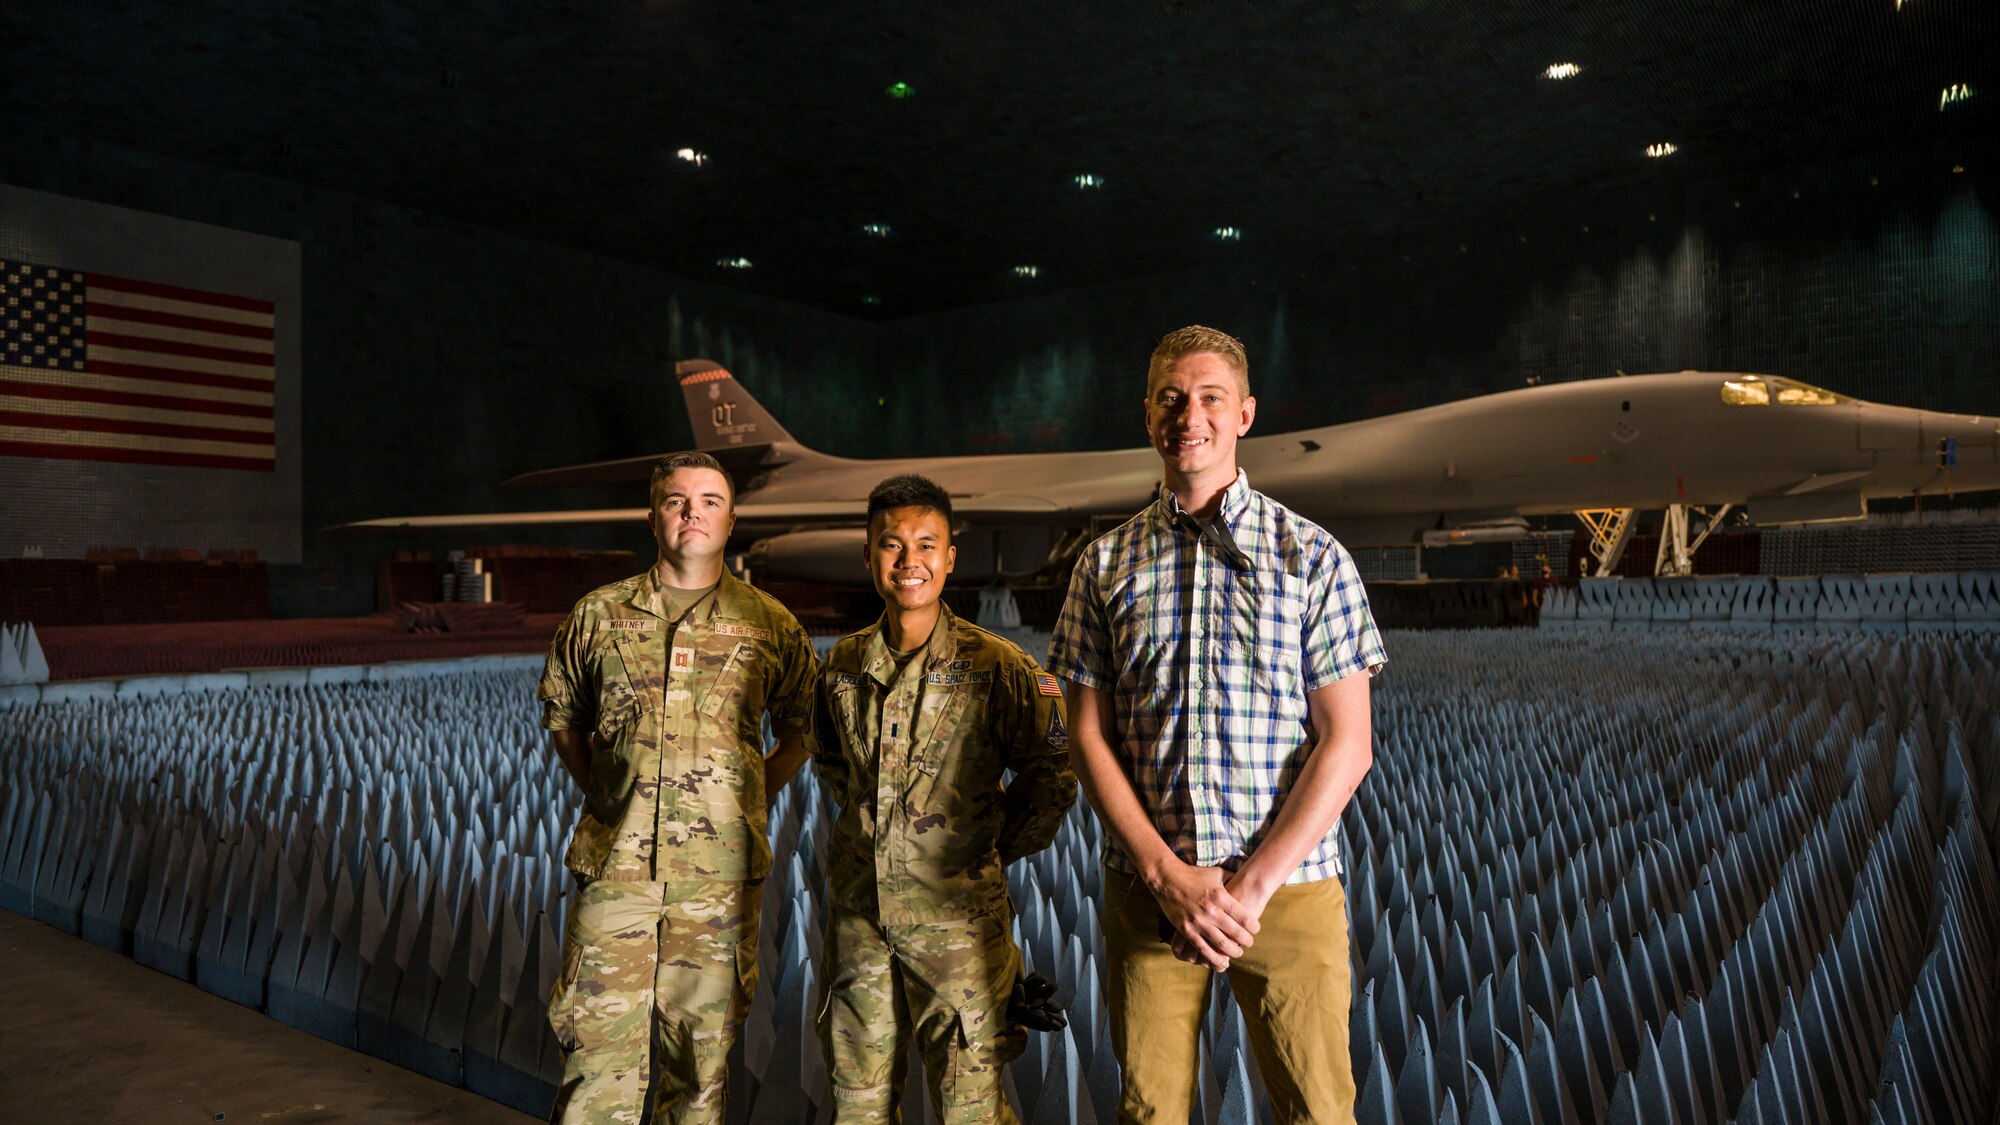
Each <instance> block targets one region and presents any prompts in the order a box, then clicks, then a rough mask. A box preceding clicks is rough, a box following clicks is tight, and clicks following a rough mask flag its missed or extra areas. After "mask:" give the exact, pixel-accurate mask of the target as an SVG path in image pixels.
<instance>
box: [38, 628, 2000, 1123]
mask: <svg viewBox="0 0 2000 1125" xmlns="http://www.w3.org/2000/svg"><path fill="white" fill-rule="evenodd" d="M1389 651H1390V654H1391V661H1392V662H1391V664H1390V666H1389V668H1388V670H1387V671H1386V672H1385V673H1384V674H1383V675H1382V676H1381V677H1380V678H1379V679H1378V680H1376V681H1375V688H1376V695H1375V702H1376V706H1375V720H1376V734H1377V739H1376V741H1377V757H1376V766H1375V770H1374V772H1373V774H1372V775H1371V776H1370V778H1369V780H1368V781H1367V782H1366V784H1365V785H1364V786H1363V788H1362V790H1361V792H1360V794H1359V795H1358V797H1357V799H1356V802H1355V804H1354V806H1353V807H1352V808H1351V809H1350V810H1349V812H1348V813H1347V815H1346V817H1345V820H1344V822H1343V831H1344V833H1345V840H1346V847H1347V855H1348V875H1347V880H1348V892H1349V902H1350V910H1351V931H1352V948H1351V955H1352V962H1353V966H1354V974H1355V975H1354V998H1355V1002H1354V1006H1353V1011H1352V1016H1351V1028H1352V1031H1353V1040H1352V1042H1353V1054H1354V1063H1355V1070H1356V1076H1357V1079H1358V1081H1359V1084H1360V1087H1361V1092H1360V1105H1359V1109H1358V1116H1359V1120H1360V1121H1362V1122H1364V1123H1367V1125H1381V1123H1389V1122H1401V1123H1405V1125H1409V1123H1418V1122H1422V1123H1431V1122H1454V1123H1461V1125H1466V1123H1474V1122H1480V1123H1496V1125H1497V1123H1506V1125H1514V1123H1530V1125H1570V1123H1588V1122H1620V1123H1624V1122H1641V1123H1653V1122H1661V1123H1669V1122H1670V1123H1675V1125H1697V1123H1718V1125H1719V1123H1721V1122H1724V1121H1728V1120H1732V1119H1733V1120H1737V1121H1745V1122H1758V1123H1769V1125H1777V1123H1821V1122H1849V1121H1852V1122H1869V1121H1882V1122H1891V1123H1902V1122H1909V1123H1916V1122H1983V1121H1986V1120H1988V1119H1989V1115H1990V1114H1991V1113H1992V1112H1993V1110H1994V1106H1995V1094H1996V1084H1995V1083H1996V1068H1994V1067H1993V1065H1992V1060H1993V1058H1994V1057H1995V1052H1996V1049H2000V1026H1996V1011H2000V963H1996V958H1997V957H2000V954H1997V953H1996V950H2000V879H1996V856H1995V841H1996V840H2000V823H1997V822H2000V718H1996V711H2000V636H1995V635H1984V634H1977V635H1931V634H1923V635H1912V634H1905V635H1888V634H1872V633H1865V632H1860V631H1846V632H1820V633H1809V634H1786V635H1774V634H1756V633H1750V634H1742V635H1736V634H1727V633H1719V632H1718V633H1704V632H1693V631H1683V632H1658V633H1655V634H1652V635H1649V636H1646V637H1644V638H1643V639H1640V638H1635V637H1633V636H1632V635H1631V634H1629V633H1624V634H1620V633H1617V632H1605V631H1597V632H1592V633H1582V632H1578V633H1548V632H1531V631H1511V632H1498V631H1492V632H1478V633H1463V632H1461V633H1399V634H1392V635H1391V636H1390V638H1389ZM321 679H322V681H323V682H319V683H312V682H307V681H306V680H305V678H303V677H300V678H298V679H297V680H296V681H294V682H287V683H263V684H261V685H259V684H229V685H226V689H225V690H202V689H203V688H204V687H216V686H218V684H219V682H209V681H199V680H189V681H183V682H180V683H179V684H178V685H174V686H169V687H165V688H162V689H160V692H159V693H155V694H146V693H144V692H142V691H139V690H129V691H124V692H122V693H120V692H102V693H97V694H92V695H77V696H73V697H70V698H69V700H68V701H67V702H55V701H50V700H48V699H46V698H45V700H44V701H43V702H40V703H37V704H34V705H31V706H20V707H13V708H10V709H5V710H0V906H5V907H6V908H8V909H11V910H15V911H19V912H22V913H31V914H33V915H34V916H35V917H38V918H41V919H43V920H45V921H47V922H49V923H50V924H51V925H54V926H57V927H60V928H63V929H65V930H68V931H70V932H72V933H77V934H80V935H81V936H83V937H84V938H86V939H88V940H90V941H93V942H96V943H98V944H101V945H104V946H107V947H109V948H112V949H117V950H121V951H123V952H125V953H128V954H129V955H131V956H132V957H134V958H135V959H137V960H139V961H140V962H142V963H144V964H147V965H150V966H152V967H155V968H157V969H159V970H161V971H163V972H167V973H171V974H173V975H175V976H178V977H182V978H184V979H187V980H190V981H192V982H194V983H195V984H196V985H198V986H199V987H201V988H203V989H206V990H208V991H210V992H213V993H216V994H218V995H222V996H226V997H228V998H230V999H233V1000H236V1001H237V1002H239V1003H242V1004H245V1005H248V1006H251V1007H256V1008H259V1009H261V1010H263V1011H265V1012H267V1013H269V1014H270V1015H271V1016H272V1017H273V1018H275V1019H278V1020H281V1021H283V1022H285V1023H288V1024H291V1025H294V1026H297V1027H301V1028H304V1029H306V1030H308V1031H311V1032H312V1033H314V1034H316V1035H320V1036H322V1037H324V1038H327V1039H330V1040H332V1041H335V1042H338V1043H343V1044H347V1045H350V1046H355V1047H358V1048H360V1049H361V1050H364V1051H367V1052H370V1053H373V1054H375V1055H378V1056H380V1057H382V1058H384V1059H387V1060H389V1061H392V1062H394V1063H397V1064H399V1065H402V1066H405V1067H408V1068H410V1069H413V1070H417V1071H419V1072H422V1073H425V1074H429V1075H431V1076H433V1077H436V1078H438V1079H440V1080H442V1081H446V1082H454V1083H462V1084H463V1085H465V1086H467V1087H469V1088H471V1089H473V1090H476V1091H478V1092H481V1093H483V1094H486V1095H488V1096H490V1097H493V1098H496V1099H498V1100H500V1101H504V1102H507V1103H510V1104H513V1105H516V1106H519V1107H522V1108H524V1109H527V1110H529V1111H531V1112H541V1111H542V1110H544V1109H545V1108H546V1105H547V1100H548V1098H549V1095H550V1091H551V1089H552V1081H553V1078H554V1076H555V1073H556V1052H555V1047H554V1044H553V1043H552V1042H551V1040H550V1037H549V1033H548V1030H547V1023H546V1020H545V1016H544V1007H543V1004H544V999H545V997H546V996H547V993H548V988H549V984H550V982H551V980H552V979H553V977H554V975H555V973H556V971H557V962H558V960H559V957H560V954H561V934H562V920H563V910H564V903H565V895H566V893H567V891H568V889H569V879H568V877H567V875H565V874H564V873H563V872H562V870H561V869H560V867H559V864H558V862H557V860H558V856H559V853H560V850H561V847H562V845H563V843H564V839H565V836H566V833H567V831H568V828H569V824H570V822H571V818H572V817H573V816H574V811H575V810H574V798H573V795H572V794H571V793H570V791H569V788H568V786H567V785H566V783H564V782H563V781H562V780H561V777H560V774H559V771H558V770H556V769H555V767H554V765H553V762H552V761H551V760H550V759H549V757H548V756H547V755H546V751H545V750H544V748H543V736H542V734H541V732H540V731H539V729H538V728H537V727H536V725H535V723H534V711H533V708H532V706H531V704H530V702H529V699H530V693H531V690H532V683H533V674H532V672H530V671H528V670H526V669H520V668H514V669H500V670H479V671H466V672H453V673H450V674H442V675H431V676H427V677H410V678H401V679H388V678H378V679H374V680H370V679H368V678H366V677H351V678H349V682H324V681H327V680H329V679H330V677H325V676H322V677H321ZM831 813H832V810H831V808H830V806H829V805H828V803H827V800H826V798H825V796H824V795H823V794H822V793H821V792H820V791H819V789H818V788H817V786H816V785H815V784H814V782H813V779H812V777H811V775H810V772H808V773H807V774H806V775H805V776H803V777H802V778H801V779H800V781H799V782H798V783H796V784H795V785H793V786H792V787H791V788H789V789H787V790H786V791H785V792H784V793H782V794H780V795H779V797H778V800H777V803H776V806H775V808H774V810H773V815H772V835H773V840H774V850H775V852H776V855H777V856H778V861H777V867H776V869H775V870H774V872H773V876H772V878H771V879H770V880H769V882H768V883H767V884H766V894H767V896H768V897H767V900H766V904H765V913H764V919H765V925H764V928H763V932H762V938H761V947H762V951H761V957H762V964H763V966H764V970H763V972H762V974H761V981H760V984H759V988H758V992H757V996H756V999H755V1004H754V1008H753V1013H752V1016H751V1020H750V1024H749V1026H748V1028H747V1029H746V1031H745V1034H744V1036H743V1038H742V1042H741V1043H740V1045H739V1048H738V1049H739V1052H740V1057H739V1058H738V1059H737V1060H736V1061H737V1065H736V1067H735V1069H734V1074H735V1077H734V1079H733V1081H734V1083H735V1088H734V1090H733V1094H732V1103H731V1104H732V1110H731V1117H732V1118H733V1119H735V1120H738V1121H749V1120H755V1121H757V1122H759V1123H760V1125H777V1123H780V1122H817V1121H823V1120H825V1119H826V1118H827V1117H828V1116H829V1113H830V1106H829V1104H828V1097H827V1094H826V1092H825V1089H826V1088H825V1063H824V1060H823V1059H822V1058H821V1055H820V1052H819V1048H818V1046H817V1042H816V1040H815V1038H814V1036H813V1034H812V1030H811V1029H812V1020H813V1017H814V1015H815V1012H816V1003H815V1001H816V996H817V992H818V988H819V984H820V982H821V981H822V980H823V979H824V977H825V966H824V964H823V961H822V953H821V943H820V936H819V935H820V924H821V919H822V917H823V905H824V898H823V894H824V874H823V872H824V870H825V856H824V841H825V838H826V831H827V827H828V825H829V824H830V823H831ZM1098 835H1099V829H1098V826H1097V823H1096V821H1095V820H1094V819H1093V818H1092V817H1091V816H1090V814H1089V813H1088V811H1087V810H1086V809H1084V808H1082V807H1081V806H1080V807H1079V808H1078V809H1077V810H1076V811H1075V812H1073V813H1072V814H1071V816H1070V818H1069V820H1068V822H1067V823H1066V824H1065V826H1064V828H1063V830H1062V833H1061V836H1060V838H1059V840H1058V842H1057V844H1056V845H1055V846H1054V847H1052V848H1051V849H1049V850H1048V851H1046V852H1043V853H1041V854H1039V855H1037V856H1034V857H1031V858H1030V859H1028V860H1025V861H1023V862H1022V863H1019V864H1017V865H1015V867H1014V868H1013V870H1012V871H1011V872H1010V874H1011V876H1012V879H1013V883H1014V891H1015V900H1016V904H1017V907H1018V915H1017V919H1016V931H1017V934H1018V937H1019V939H1020V942H1021V944H1022V946H1023V947H1024V950H1025V954H1026V959H1027V961H1028V964H1029V966H1030V967H1031V968H1034V969H1037V970H1039V971H1041V972H1043V973H1045V974H1047V975H1049V976H1051V977H1053V978H1055V979H1056V980H1057V981H1058V982H1059V984H1060V987H1061V994H1062V995H1063V996H1064V997H1066V998H1068V1000H1069V1005H1070V1008H1071V1013H1072V1019H1071V1023H1070V1026H1069V1028H1068V1029H1067V1030H1066V1031H1064V1032H1061V1033H1059V1034H1055V1035H1036V1036H1034V1037H1033V1042H1032V1044H1031V1046H1030V1048H1029V1051H1028V1054H1027V1055H1026V1056H1025V1057H1023V1058H1022V1059H1021V1060H1019V1061H1018V1062H1017V1063H1015V1064H1014V1066H1013V1067H1012V1068H1011V1071H1010V1074H1009V1085H1010V1088H1011V1094H1012V1097H1013V1098H1014V1100H1015V1103H1016V1105H1017V1106H1019V1108H1020V1111H1021V1115H1022V1117H1023V1119H1024V1120H1025V1121H1028V1122H1030V1123H1037V1125H1039V1123H1048V1125H1057V1123H1061V1125H1067V1123H1070V1122H1079V1121H1100V1122H1109V1121H1110V1120H1111V1119H1112V1112H1113V1109H1114V1107H1115V1103H1116V1097H1117V1088H1118V1076H1117V1068H1116V1064H1115V1062H1114V1060H1113V1059H1112V1056H1111V1051H1110V1046H1109V1043H1110V1040H1109V1029H1108V1026H1107V1023H1106V1014H1105V1010H1104V1005H1103V1001H1102V996H1103V982H1102V971H1103V970H1102V965H1101V955H1100V953H1099V948H1100V929H1099V922H1098V914H1097V903H1098V901H1099V891H1100V886H1099V884H1100V880H1099V877H1098V874H1097V867H1096V863H1095V860H1094V854H1095V849H1096V847H1097V844H1098ZM1212 1003H1213V1011H1212V1015H1213V1017H1214V1018H1212V1019H1211V1020H1209V1021H1208V1026H1207V1030H1206V1031H1205V1033H1204V1049H1203V1053H1202V1059H1203V1062H1202V1069H1201V1074H1200V1077H1199V1082H1200V1098H1199V1113H1200V1119H1201V1121H1202V1122H1204V1123H1205V1125H1219V1123H1223V1122H1229V1123H1248V1122H1252V1121H1257V1120H1260V1119H1265V1118H1266V1115H1265V1114H1264V1113H1263V1111H1262V1110H1261V1109H1260V1103H1261V1096H1260V1093H1259V1091H1260V1088H1261V1083H1260V1080H1259V1078H1258V1076H1257V1073H1256V1066H1255V1062H1254V1060H1253V1059H1252V1058H1251V1056H1250V1053H1249V1052H1248V1050H1247V1049H1246V1047H1245V1044H1246V1037H1245V1033H1244V1029H1243V1024H1242V1020H1241V1018H1240V1016H1239V1015H1238V1014H1237V1013H1236V1011H1235V1009H1234V1007H1233V1004H1232V1002H1231V1001H1230V1000H1229V997H1228V993H1227V990H1226V989H1225V988H1217V989H1216V990H1215V992H1214V994H1213V1000H1212ZM921 1103H922V1097H921V1094H920V1093H919V1092H918V1087H917V1085H916V1084H915V1083H913V1084H912V1091H911V1095H910V1098H909V1100H908V1103H907V1116H908V1119H909V1120H911V1121H925V1120H930V1119H931V1118H932V1115H931V1114H929V1113H928V1112H927V1108H926V1107H924V1106H923V1105H922V1104H921Z"/></svg>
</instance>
